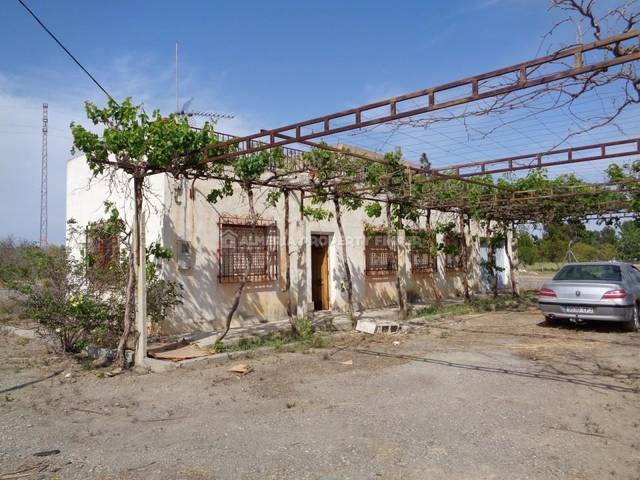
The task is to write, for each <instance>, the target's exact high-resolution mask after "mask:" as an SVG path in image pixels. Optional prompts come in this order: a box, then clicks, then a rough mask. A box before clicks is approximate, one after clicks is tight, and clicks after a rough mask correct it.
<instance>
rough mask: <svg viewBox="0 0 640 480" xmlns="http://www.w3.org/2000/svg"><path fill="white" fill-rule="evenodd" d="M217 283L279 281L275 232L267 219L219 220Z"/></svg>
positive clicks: (229, 218)
mask: <svg viewBox="0 0 640 480" xmlns="http://www.w3.org/2000/svg"><path fill="white" fill-rule="evenodd" d="M219 227H220V228H219V232H220V246H219V250H218V261H219V267H220V268H219V270H218V281H219V282H220V283H237V282H242V281H243V279H244V278H246V279H247V280H248V281H250V282H267V281H272V280H277V278H278V229H277V227H276V223H275V222H274V221H270V220H258V221H257V222H256V225H255V226H252V225H251V221H250V220H249V219H248V218H239V217H220V220H219Z"/></svg>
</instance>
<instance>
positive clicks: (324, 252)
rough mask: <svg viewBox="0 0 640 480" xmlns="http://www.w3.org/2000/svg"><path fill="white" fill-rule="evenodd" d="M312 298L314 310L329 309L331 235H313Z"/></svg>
mask: <svg viewBox="0 0 640 480" xmlns="http://www.w3.org/2000/svg"><path fill="white" fill-rule="evenodd" d="M311 298H312V300H313V309H314V310H329V235H311Z"/></svg>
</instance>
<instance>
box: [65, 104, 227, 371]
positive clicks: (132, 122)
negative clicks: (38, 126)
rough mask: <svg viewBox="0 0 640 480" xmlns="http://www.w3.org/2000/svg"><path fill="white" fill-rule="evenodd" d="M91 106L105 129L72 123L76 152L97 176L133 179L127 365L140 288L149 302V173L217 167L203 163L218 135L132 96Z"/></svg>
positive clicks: (141, 345)
mask: <svg viewBox="0 0 640 480" xmlns="http://www.w3.org/2000/svg"><path fill="white" fill-rule="evenodd" d="M85 111H86V114H87V118H88V119H89V120H90V121H91V122H92V123H93V125H95V126H98V127H99V128H100V129H101V131H100V133H94V132H93V131H90V130H89V129H87V128H85V127H83V126H82V125H79V124H76V123H75V122H73V123H71V133H72V135H73V149H72V153H75V152H76V151H80V152H82V153H84V154H85V155H86V159H87V163H88V164H89V167H90V169H91V171H92V173H93V175H94V176H99V175H104V174H109V173H114V172H115V171H118V170H121V171H123V172H125V173H126V174H128V175H129V176H130V177H131V178H132V179H133V191H134V198H133V201H134V212H135V225H134V228H133V231H134V235H133V241H132V242H131V248H130V256H129V261H128V263H129V271H128V279H127V289H126V302H125V311H124V319H123V323H124V328H123V332H122V336H121V338H120V342H119V343H118V349H117V357H116V362H117V364H119V365H120V366H121V367H125V366H126V362H125V356H124V351H125V345H126V343H127V338H128V337H129V334H130V332H131V328H132V320H133V317H134V315H135V312H136V302H135V297H136V291H137V292H138V297H139V298H141V299H143V301H142V302H141V304H142V305H144V292H145V286H144V284H145V283H146V282H145V268H144V263H143V258H144V254H143V252H144V248H145V247H144V245H143V244H142V242H141V239H142V238H143V236H144V223H143V219H142V207H143V198H144V182H145V178H146V177H148V176H149V175H153V174H157V173H168V174H170V175H173V176H174V177H176V178H179V177H201V176H203V175H206V174H207V173H210V171H211V170H212V169H220V168H221V167H220V166H219V165H214V166H211V165H207V164H205V163H204V162H203V160H204V152H205V147H206V148H207V149H209V150H210V151H212V150H215V144H216V143H217V136H216V134H215V133H214V131H213V127H212V125H211V124H209V123H205V125H204V126H203V128H201V129H199V130H197V131H196V130H193V129H192V128H191V127H190V126H189V124H188V123H187V120H186V119H185V118H183V117H181V116H179V115H175V114H172V115H169V116H168V117H163V116H161V115H160V112H159V111H158V110H155V111H154V112H153V113H152V114H151V116H149V115H148V114H147V113H146V112H145V111H144V108H143V107H142V106H141V105H134V104H133V102H132V101H131V99H130V98H127V99H125V100H124V101H123V102H122V104H118V103H116V102H115V101H114V100H113V99H109V100H108V102H107V106H106V107H104V108H100V107H98V106H96V105H95V104H93V103H91V102H86V103H85ZM142 309H143V307H142V306H140V305H139V306H138V309H137V310H138V316H137V317H136V318H137V319H138V321H137V323H138V325H137V326H138V329H139V330H142V331H140V332H139V333H140V334H141V337H140V340H139V342H138V346H137V350H138V353H137V356H139V358H140V356H141V354H142V353H144V349H145V348H146V345H145V342H146V337H145V335H143V333H144V329H145V325H144V322H145V321H144V318H145V316H146V312H144V311H142Z"/></svg>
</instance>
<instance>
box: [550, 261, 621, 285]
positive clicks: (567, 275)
mask: <svg viewBox="0 0 640 480" xmlns="http://www.w3.org/2000/svg"><path fill="white" fill-rule="evenodd" d="M553 279H554V280H595V281H602V280H604V281H607V282H619V281H620V280H622V275H621V273H620V267H619V266H617V265H567V266H565V267H563V268H562V270H560V271H559V272H558V273H557V274H556V276H555V277H553Z"/></svg>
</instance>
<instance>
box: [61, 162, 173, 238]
mask: <svg viewBox="0 0 640 480" xmlns="http://www.w3.org/2000/svg"><path fill="white" fill-rule="evenodd" d="M166 181H167V180H166V177H165V175H154V176H151V177H148V178H147V180H146V183H145V191H146V194H145V201H144V205H143V208H144V211H145V216H146V219H147V230H146V242H147V243H152V242H154V241H160V240H161V239H162V236H161V233H162V222H163V212H164V210H165V205H166V202H165V199H164V194H165V183H166ZM66 190H67V191H66V215H65V217H66V221H67V222H68V221H69V220H71V219H74V220H75V221H76V222H77V224H78V225H80V226H85V225H88V224H89V223H91V222H97V221H99V220H101V219H103V218H105V212H104V202H105V201H110V202H112V203H113V204H114V205H115V206H116V208H117V209H118V211H119V212H120V215H121V216H122V218H123V219H124V221H125V222H126V223H127V225H128V226H129V227H131V225H132V224H133V212H134V208H133V180H132V179H131V178H130V177H129V176H128V175H126V174H124V173H123V172H116V173H114V174H112V175H111V174H103V175H100V176H97V177H93V176H92V172H91V170H90V169H89V165H88V164H87V161H86V158H85V157H84V156H80V157H76V158H72V159H71V160H69V161H68V162H67V182H66Z"/></svg>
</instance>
